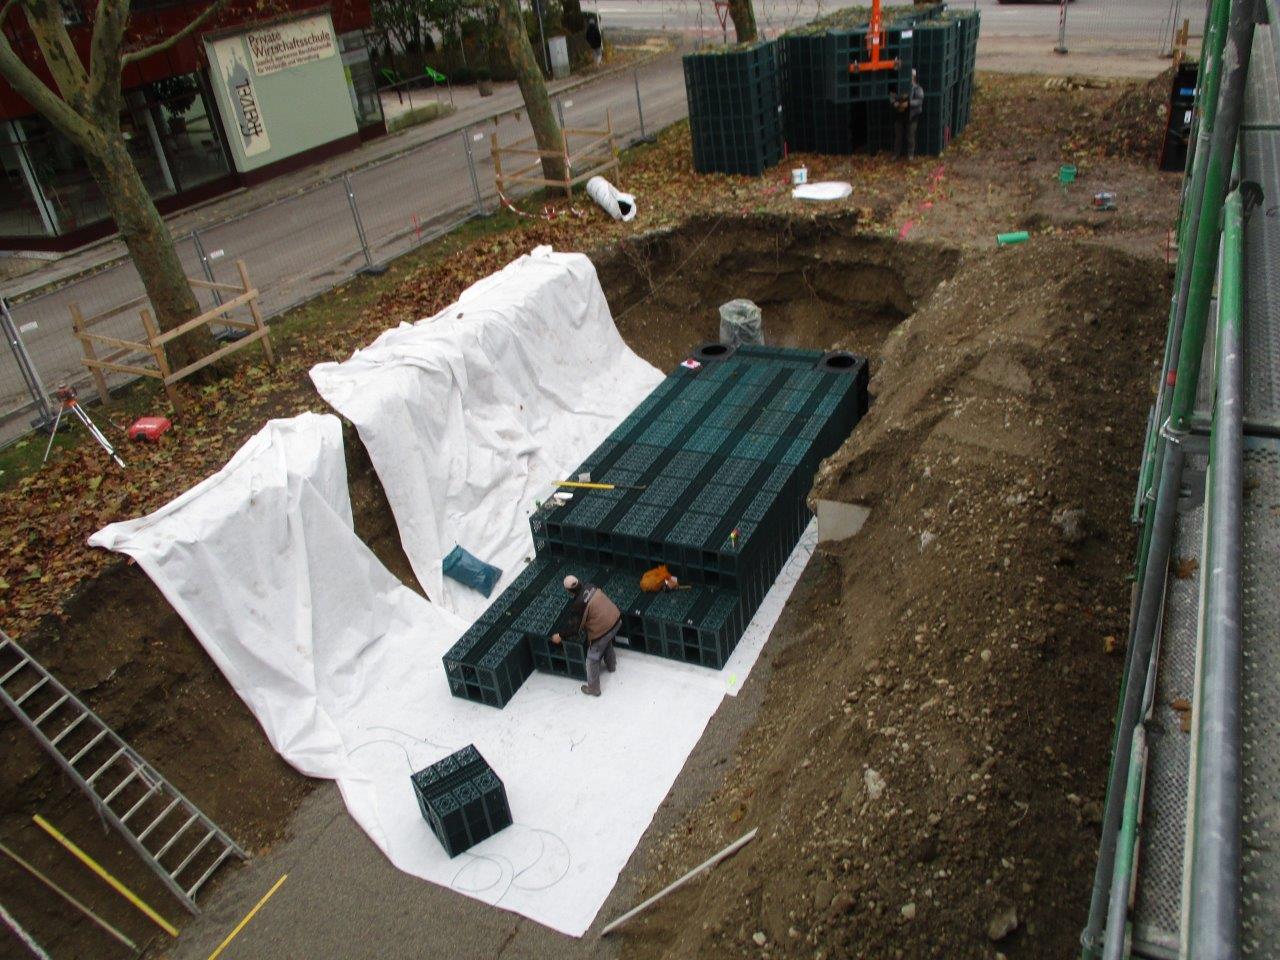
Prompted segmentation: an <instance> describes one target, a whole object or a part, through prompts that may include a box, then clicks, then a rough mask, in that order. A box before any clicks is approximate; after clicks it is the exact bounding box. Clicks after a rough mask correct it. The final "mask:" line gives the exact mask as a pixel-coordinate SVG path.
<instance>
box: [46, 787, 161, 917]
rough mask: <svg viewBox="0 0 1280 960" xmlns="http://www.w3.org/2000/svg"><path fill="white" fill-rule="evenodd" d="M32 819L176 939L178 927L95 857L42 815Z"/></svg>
mask: <svg viewBox="0 0 1280 960" xmlns="http://www.w3.org/2000/svg"><path fill="white" fill-rule="evenodd" d="M31 819H32V820H34V821H35V823H36V826H37V827H39V828H40V829H41V830H43V831H44V832H45V833H47V834H48V835H49V836H51V837H53V839H55V840H57V841H58V842H59V843H60V844H62V845H63V846H64V847H65V848H66V849H67V852H68V853H70V854H71V855H72V856H73V857H75V858H76V859H77V860H79V861H80V862H81V863H83V864H84V865H85V866H86V867H88V868H89V869H90V870H92V871H93V872H94V873H96V874H97V875H98V876H99V877H101V878H102V879H103V880H105V881H106V882H107V884H108V885H109V886H110V887H111V889H112V890H114V891H115V892H116V893H118V894H120V896H122V897H124V898H125V899H126V900H128V901H129V902H130V903H132V904H133V905H134V906H135V907H137V908H138V909H139V910H141V911H142V912H143V913H144V914H145V915H146V916H147V917H148V918H149V919H150V920H151V921H152V922H153V923H154V924H155V925H156V926H157V927H159V928H160V929H161V930H163V931H164V932H165V933H167V934H168V935H169V936H171V937H176V936H177V935H178V928H177V927H175V926H174V925H173V924H172V923H170V922H169V921H168V920H166V919H165V918H164V917H162V916H160V914H158V913H156V912H155V911H154V910H152V909H151V908H150V907H149V906H147V905H146V904H145V903H144V902H143V900H142V898H141V897H139V896H138V895H137V894H136V893H134V892H133V891H132V890H130V889H129V888H128V887H126V886H125V885H124V884H123V883H121V882H120V881H119V880H117V879H116V878H115V877H113V876H112V875H111V874H109V873H107V871H106V870H104V869H103V868H102V867H101V866H99V864H98V862H97V861H96V860H94V859H93V857H91V856H89V855H88V854H87V853H85V852H84V851H83V850H81V849H80V848H79V847H77V846H76V845H75V844H74V843H72V842H71V841H70V840H68V839H67V838H66V837H64V836H63V835H62V834H61V833H59V832H58V828H57V827H55V826H54V825H53V824H51V823H50V822H49V821H48V820H46V819H45V818H44V817H42V816H40V814H38V813H37V814H36V815H35V816H34V817H32V818H31Z"/></svg>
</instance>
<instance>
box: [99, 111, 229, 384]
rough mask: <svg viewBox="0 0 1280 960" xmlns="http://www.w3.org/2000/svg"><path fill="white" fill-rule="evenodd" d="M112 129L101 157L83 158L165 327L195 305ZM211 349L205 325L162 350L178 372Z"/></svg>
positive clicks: (189, 315)
mask: <svg viewBox="0 0 1280 960" xmlns="http://www.w3.org/2000/svg"><path fill="white" fill-rule="evenodd" d="M114 133H115V135H114V137H112V136H110V135H108V137H107V143H106V146H105V153H104V156H102V157H95V156H92V155H91V154H88V153H86V154H85V157H86V159H87V160H88V164H89V170H90V172H91V173H92V174H93V178H94V180H95V181H96V182H97V184H98V186H99V188H100V189H101V190H102V196H103V197H104V199H105V200H106V202H107V209H108V210H110V211H111V216H112V217H113V218H114V219H115V222H116V226H117V227H119V229H120V238H121V239H122V240H123V241H124V245H125V247H127V248H128V250H129V255H130V256H131V257H132V258H133V264H134V266H135V267H137V270H138V277H139V278H140V279H141V280H142V286H143V287H144V288H145V289H146V291H147V296H148V298H150V300H151V306H152V308H153V309H154V310H155V316H156V323H157V324H158V325H159V327H160V329H161V330H171V329H173V328H174V327H176V326H178V325H180V324H182V323H185V322H186V321H187V320H190V319H191V318H192V317H195V316H197V315H198V314H199V313H200V304H199V303H198V302H197V301H196V297H195V294H194V293H193V292H192V290H191V284H189V283H187V276H186V273H185V272H184V271H183V269H182V261H181V260H179V259H178V251H177V250H176V249H175V247H174V245H173V237H172V235H171V234H170V233H169V228H168V227H167V226H166V225H165V222H164V220H163V219H161V217H160V212H159V211H158V210H156V205H155V203H153V202H152V200H151V194H150V193H149V192H148V191H147V187H146V184H144V183H143V182H142V177H141V176H140V175H139V173H138V169H137V167H135V166H134V164H133V158H132V157H130V156H129V150H128V148H127V147H126V146H125V143H124V139H123V137H121V136H120V134H119V131H115V132H114ZM215 348H216V345H215V343H214V340H213V335H212V334H211V333H210V332H209V328H208V327H207V326H206V327H201V328H199V329H197V330H193V331H191V332H190V333H188V334H186V335H185V336H181V337H179V338H178V339H176V340H171V341H169V343H168V344H166V345H165V353H166V354H167V355H168V358H169V366H170V368H171V369H174V370H178V369H180V368H182V367H185V366H186V365H187V364H189V363H192V362H194V361H195V360H198V359H200V358H201V357H204V356H207V355H208V354H210V353H212V352H213V351H214V349H215Z"/></svg>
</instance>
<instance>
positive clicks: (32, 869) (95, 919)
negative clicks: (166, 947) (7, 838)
mask: <svg viewBox="0 0 1280 960" xmlns="http://www.w3.org/2000/svg"><path fill="white" fill-rule="evenodd" d="M0 853H3V854H4V855H5V856H6V857H8V858H9V859H10V860H12V861H13V862H14V863H16V864H17V865H18V866H20V867H21V868H22V869H23V870H25V871H27V873H29V874H31V876H33V877H35V878H36V879H37V880H39V881H40V882H41V883H43V884H44V885H45V886H46V887H48V888H49V889H50V890H52V891H53V892H54V893H56V894H57V895H58V896H60V897H61V898H62V899H63V900H65V901H67V903H69V904H71V905H72V906H73V907H75V908H76V909H77V910H79V911H80V912H81V913H83V914H84V915H85V916H86V917H88V918H89V919H90V920H92V921H93V922H94V923H96V924H97V925H98V926H99V927H101V928H102V929H103V930H105V931H106V932H107V933H109V934H111V936H113V937H115V938H116V939H117V940H118V941H120V943H122V944H124V945H125V946H126V947H128V948H129V949H130V950H133V951H134V952H135V953H136V952H137V950H138V945H137V944H135V943H134V942H133V941H132V940H130V939H129V938H128V937H126V936H125V935H124V934H123V933H121V932H120V931H119V930H117V929H116V928H115V927H113V926H112V925H111V924H109V923H107V921H105V920H103V919H102V918H101V917H100V916H98V915H97V914H96V913H94V912H93V911H92V910H90V909H89V908H88V907H86V906H85V905H84V904H83V903H81V902H80V901H79V900H77V899H76V898H75V897H73V896H72V895H71V894H69V893H67V891H65V890H63V889H62V888H61V887H60V886H58V885H57V884H56V883H54V882H53V881H52V880H50V879H49V878H48V877H46V876H45V875H44V874H43V873H41V872H40V871H39V870H37V869H36V868H35V867H33V866H32V865H31V864H29V863H27V861H25V860H23V859H22V858H21V857H20V856H18V855H17V854H16V853H14V852H13V851H12V850H10V849H9V848H8V847H6V846H5V845H4V844H3V843H0Z"/></svg>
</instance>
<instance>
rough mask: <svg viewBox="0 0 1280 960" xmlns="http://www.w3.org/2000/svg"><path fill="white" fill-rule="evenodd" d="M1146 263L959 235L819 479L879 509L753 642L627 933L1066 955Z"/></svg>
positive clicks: (1108, 658) (1131, 450)
mask: <svg viewBox="0 0 1280 960" xmlns="http://www.w3.org/2000/svg"><path fill="white" fill-rule="evenodd" d="M1165 298H1166V288H1165V284H1164V281H1163V276H1162V271H1161V269H1160V268H1159V266H1158V264H1157V265H1153V264H1151V263H1149V262H1143V261H1139V260H1135V259H1133V258H1130V257H1127V256H1124V255H1119V254H1116V253H1115V252H1108V251H1103V250H1101V249H1098V248H1096V247H1092V246H1086V245H1081V244H1076V243H1069V242H1050V243H1045V244H1042V245H1040V246H1038V247H1037V248H1034V249H1032V248H1023V249H1018V250H1009V251H1005V252H1002V253H991V254H972V255H970V257H969V258H968V259H967V260H966V262H965V263H963V264H962V265H961V266H960V269H959V270H958V271H957V272H956V274H955V276H954V277H953V278H952V279H951V280H949V281H947V282H945V283H943V284H942V285H941V286H940V287H939V288H938V290H937V292H936V293H935V294H934V296H933V297H932V298H931V299H930V300H929V301H928V302H927V303H926V304H925V305H924V306H923V307H922V308H921V310H920V311H919V312H918V313H916V314H915V315H913V316H912V317H911V318H909V319H908V320H907V321H906V322H905V323H904V324H902V325H901V326H900V327H898V328H897V330H895V331H894V333H893V334H892V335H891V337H890V339H889V341H888V342H887V343H886V345H885V350H884V360H883V365H882V367H881V368H880V370H879V372H878V373H877V375H876V377H875V380H874V383H873V391H874V393H875V395H876V402H875V404H874V406H873V407H872V410H871V413H870V414H869V415H868V417H867V419H866V420H864V421H863V423H862V425H861V426H860V427H859V428H858V430H857V431H856V432H855V434H854V437H853V438H852V439H851V440H850V442H849V443H848V444H846V446H845V448H844V449H843V450H842V451H841V452H840V453H839V454H838V455H837V456H836V457H834V458H832V460H831V461H829V462H828V463H827V464H826V465H825V467H824V469H823V471H822V474H821V476H820V478H819V481H818V485H817V492H818V493H819V494H820V495H822V496H827V497H832V498H836V499H841V500H846V501H858V502H861V503H865V504H866V505H868V506H870V507H871V516H870V519H869V520H868V522H867V525H866V527H865V528H864V530H863V532H862V533H861V534H859V535H858V536H857V537H855V538H853V539H852V540H849V541H847V542H845V543H843V544H837V545H833V546H831V547H829V548H824V550H823V551H821V552H820V553H819V555H818V557H816V558H815V561H814V563H813V564H812V565H811V567H810V570H809V572H808V573H807V574H806V577H805V579H804V580H803V581H802V585H801V588H800V589H799V590H798V592H797V594H796V595H795V596H794V597H793V599H792V602H791V604H790V605H789V607H788V611H787V612H786V613H785V614H784V617H783V621H782V622H781V623H780V625H779V628H778V631H777V632H775V635H774V639H773V641H772V644H774V645H775V646H773V647H772V652H773V669H774V674H773V680H772V683H771V686H770V689H769V690H768V692H767V694H766V700H765V704H764V707H763V709H762V713H761V717H760V720H759V722H758V724H757V725H756V727H755V728H754V729H753V730H752V731H751V732H750V733H749V734H748V735H747V737H746V738H745V739H744V740H743V742H742V743H741V745H740V748H739V750H738V754H737V757H736V764H735V766H734V767H733V769H732V770H731V772H730V773H729V774H728V775H727V778H726V782H725V785H724V786H723V788H722V789H721V790H719V791H718V792H717V793H716V794H715V795H714V796H712V797H711V798H710V799H709V800H708V801H707V802H706V803H704V804H703V805H702V806H701V807H699V808H698V809H697V811H696V812H695V813H694V814H692V815H691V816H690V817H689V818H687V820H686V821H685V822H684V824H683V825H682V826H681V827H680V829H678V830H677V831H676V832H675V833H673V834H672V835H670V836H668V837H667V838H666V839H665V840H664V841H663V843H662V844H661V845H660V847H659V849H658V852H657V853H656V858H657V861H658V863H659V869H658V870H657V871H656V875H655V876H653V877H652V878H651V879H650V881H649V883H648V884H647V885H646V889H648V890H649V892H652V890H656V889H657V888H658V887H659V886H661V885H662V884H663V883H665V882H667V881H668V880H669V879H670V878H671V875H674V874H678V873H679V872H681V871H682V870H683V869H685V868H687V866H688V865H692V864H693V863H695V862H697V861H699V860H700V859H702V857H703V856H704V855H705V854H709V853H710V852H711V851H713V850H715V849H718V848H719V847H720V846H721V845H723V844H724V843H727V842H728V841H730V840H732V839H734V838H736V837H737V836H740V835H741V834H743V833H744V832H746V830H747V829H749V828H751V827H753V826H758V827H759V828H760V834H759V836H758V837H757V839H756V841H755V842H754V843H753V844H751V845H750V846H749V847H748V848H747V849H746V850H745V851H743V852H742V853H741V854H739V855H738V856H737V857H736V858H735V859H734V860H732V861H730V862H728V863H726V864H725V865H723V866H722V867H720V868H718V869H717V870H716V872H715V873H714V874H713V875H712V876H711V877H710V878H709V879H707V880H706V881H704V882H701V883H699V884H696V885H694V886H693V887H691V888H690V889H688V890H686V891H684V892H682V893H681V894H678V895H676V896H674V897H672V898H670V900H669V901H667V902H666V903H664V904H663V905H662V906H660V907H659V908H657V909H656V910H655V911H654V912H653V915H652V916H651V917H649V918H648V919H647V920H644V921H642V922H637V923H636V924H635V925H634V927H633V928H632V929H631V930H630V932H629V933H627V934H626V937H627V940H626V945H625V948H624V951H623V955H624V956H628V957H637V958H650V957H669V958H676V957H681V958H683V957H711V956H759V957H793V956H794V957H801V956H803V957H807V958H813V957H826V958H837V957H875V958H884V957H947V958H952V957H993V956H995V954H996V952H997V951H999V952H1001V953H1003V954H1005V955H1006V956H1009V957H1019V956H1023V957H1065V956H1071V955H1073V954H1074V953H1075V952H1076V949H1077V943H1078V940H1077V937H1078V934H1079V931H1080V929H1081V927H1082V925H1083V922H1084V912H1085V909H1086V907H1087V903H1088V891H1089V885H1090V882H1091V878H1092V870H1093V862H1094V852H1095V849H1096V844H1097V836H1098V833H1097V821H1098V818H1099V816H1100V811H1101V801H1102V799H1103V789H1104V781H1105V775H1106V769H1107V759H1108V751H1109V746H1110V728H1111V720H1112V713H1113V709H1114V698H1115V689H1116V683H1117V682H1118V678H1119V673H1120V669H1121V657H1120V656H1119V655H1108V654H1106V653H1105V652H1104V648H1105V645H1106V638H1107V637H1123V633H1124V625H1125V622H1126V618H1127V613H1128V592H1127V588H1126V586H1125V574H1126V573H1127V571H1128V568H1129V563H1130V558H1131V553H1132V541H1131V534H1130V528H1129V525H1128V510H1129V504H1130V501H1131V498H1132V479H1133V477H1132V474H1133V465H1134V463H1135V462H1136V461H1137V455H1138V446H1139V444H1140V438H1141V435H1142V426H1143V418H1144V415H1145V410H1146V404H1147V402H1148V400H1147V398H1148V396H1149V379H1150V361H1151V358H1152V357H1154V356H1157V355H1158V351H1157V345H1158V338H1159V334H1160V329H1161V324H1162V314H1163V310H1164V304H1165V302H1166V299H1165Z"/></svg>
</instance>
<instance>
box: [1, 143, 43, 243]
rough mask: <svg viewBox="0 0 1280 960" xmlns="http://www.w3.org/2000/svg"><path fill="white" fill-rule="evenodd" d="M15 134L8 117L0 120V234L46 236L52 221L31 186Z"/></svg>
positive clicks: (30, 173) (29, 171)
mask: <svg viewBox="0 0 1280 960" xmlns="http://www.w3.org/2000/svg"><path fill="white" fill-rule="evenodd" d="M18 134H19V131H18V129H17V128H16V127H14V126H13V124H11V123H10V122H9V121H7V120H4V121H0V173H3V178H2V179H0V236H6V237H47V236H49V235H51V234H52V233H53V224H52V222H51V221H50V220H49V214H48V211H47V210H45V209H44V208H43V202H44V198H43V197H41V196H39V194H38V192H37V191H36V190H35V189H34V187H35V176H34V171H33V170H32V169H31V166H30V164H29V163H28V162H27V156H26V153H25V152H24V151H23V149H22V147H21V146H20V145H19V144H18V143H17V142H16V138H17V136H18Z"/></svg>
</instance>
